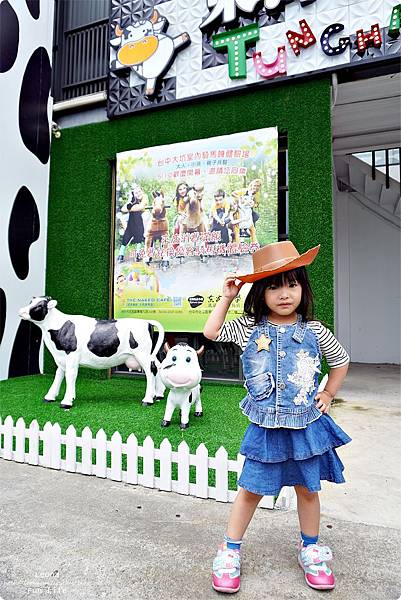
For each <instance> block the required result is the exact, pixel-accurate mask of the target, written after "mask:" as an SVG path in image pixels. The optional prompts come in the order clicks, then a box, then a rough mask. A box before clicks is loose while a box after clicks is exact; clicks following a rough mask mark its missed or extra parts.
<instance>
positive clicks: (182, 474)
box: [177, 440, 189, 495]
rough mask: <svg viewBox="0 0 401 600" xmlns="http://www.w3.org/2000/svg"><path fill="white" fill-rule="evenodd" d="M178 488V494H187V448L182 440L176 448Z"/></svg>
mask: <svg viewBox="0 0 401 600" xmlns="http://www.w3.org/2000/svg"><path fill="white" fill-rule="evenodd" d="M177 466H178V481H177V484H178V487H177V492H178V493H179V494H186V495H188V494H189V446H188V444H187V443H186V442H185V441H184V440H183V441H182V442H181V443H180V444H179V446H178V460H177Z"/></svg>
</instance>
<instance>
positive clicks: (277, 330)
mask: <svg viewBox="0 0 401 600" xmlns="http://www.w3.org/2000/svg"><path fill="white" fill-rule="evenodd" d="M263 334H264V335H265V336H266V338H268V339H270V340H271V341H270V343H269V349H268V350H267V349H263V350H259V351H258V343H257V341H256V340H259V338H260V337H261V336H262V335H263ZM320 359H321V352H320V348H319V344H318V340H317V338H316V335H315V334H314V333H313V331H312V330H311V329H309V327H308V325H307V323H306V322H304V321H302V318H301V317H300V315H298V317H297V322H296V323H295V324H294V325H272V324H270V323H268V321H267V318H266V317H264V318H263V319H262V320H261V321H260V322H259V323H258V324H257V325H256V327H255V329H254V331H253V332H252V334H251V336H250V338H249V341H248V344H247V346H246V348H245V350H244V352H243V354H242V356H241V360H242V367H243V372H244V376H245V387H246V389H247V391H248V393H247V395H246V396H245V398H244V399H243V400H242V401H241V403H240V407H241V409H242V412H243V413H244V415H246V416H247V417H248V418H249V420H250V421H251V422H252V423H256V424H257V425H260V426H261V427H267V428H276V427H287V428H289V429H302V428H304V427H306V426H307V425H308V424H309V423H311V422H312V421H315V420H316V419H318V418H319V417H320V416H321V414H322V413H321V412H320V410H319V409H318V408H316V406H315V396H316V394H317V389H318V376H319V373H320Z"/></svg>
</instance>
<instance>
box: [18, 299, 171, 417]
mask: <svg viewBox="0 0 401 600" xmlns="http://www.w3.org/2000/svg"><path fill="white" fill-rule="evenodd" d="M56 306H57V301H56V300H53V299H52V298H50V296H39V297H35V298H33V299H32V301H31V302H30V304H28V306H24V307H23V308H21V309H20V311H19V316H20V317H21V319H24V320H26V321H32V323H35V325H37V326H38V327H40V329H41V330H42V332H43V340H44V343H45V344H46V346H47V348H48V350H49V351H50V353H51V354H52V356H53V358H54V360H55V362H56V365H57V371H56V376H55V378H54V381H53V383H52V385H51V387H50V389H49V391H48V392H47V394H46V396H45V398H44V401H45V402H54V401H55V400H56V398H57V395H58V393H59V391H60V386H61V383H62V381H63V379H64V377H65V380H66V392H65V396H64V398H63V400H62V401H61V404H60V406H61V408H64V409H69V408H71V407H72V405H73V403H74V400H75V381H76V378H77V375H78V368H79V367H80V366H81V365H82V366H84V367H90V368H92V369H109V368H111V367H116V366H117V365H121V364H125V365H126V366H127V367H128V368H129V369H130V370H131V371H132V370H139V369H142V370H143V372H144V373H145V375H146V393H145V397H144V398H143V400H142V404H143V405H148V404H153V402H154V396H155V379H156V377H155V376H156V373H157V367H156V364H155V362H154V361H155V357H156V354H157V352H158V351H159V349H160V347H161V345H162V343H163V339H164V329H163V326H162V325H161V323H159V322H158V321H152V320H143V319H117V320H116V319H110V320H99V319H94V318H91V317H85V316H83V315H66V314H64V313H63V312H61V311H60V310H58V309H57V308H56ZM153 327H156V328H157V330H158V338H157V342H156V344H155V347H154V349H153V352H152V330H153Z"/></svg>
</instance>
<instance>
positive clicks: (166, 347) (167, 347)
mask: <svg viewBox="0 0 401 600" xmlns="http://www.w3.org/2000/svg"><path fill="white" fill-rule="evenodd" d="M163 348H164V352H165V353H166V354H167V352H168V351H169V350H170V344H169V343H168V342H165V344H164V346H163Z"/></svg>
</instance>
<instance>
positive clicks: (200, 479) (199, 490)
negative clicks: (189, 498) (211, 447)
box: [195, 444, 209, 498]
mask: <svg viewBox="0 0 401 600" xmlns="http://www.w3.org/2000/svg"><path fill="white" fill-rule="evenodd" d="M195 461H196V465H195V468H196V485H195V495H196V496H197V497H198V498H208V497H209V481H208V479H209V453H208V450H207V448H206V446H205V444H199V446H198V447H197V449H196V454H195Z"/></svg>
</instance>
